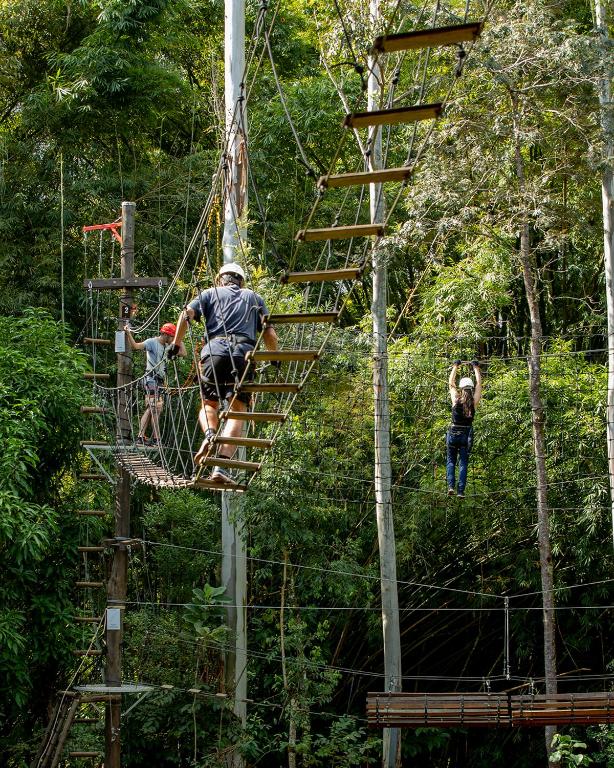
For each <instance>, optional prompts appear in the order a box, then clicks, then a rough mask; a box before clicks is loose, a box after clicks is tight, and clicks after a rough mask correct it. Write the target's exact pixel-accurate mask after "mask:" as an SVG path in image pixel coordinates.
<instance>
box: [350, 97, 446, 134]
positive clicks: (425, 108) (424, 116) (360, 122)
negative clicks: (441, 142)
mask: <svg viewBox="0 0 614 768" xmlns="http://www.w3.org/2000/svg"><path fill="white" fill-rule="evenodd" d="M442 109H443V104H441V102H438V103H437V104H418V105H417V106H415V107H393V108H392V109H374V110H372V111H370V112H352V113H351V114H349V115H346V116H345V120H344V121H343V127H344V128H367V127H369V126H371V125H396V124H398V123H417V122H418V121H419V120H435V119H436V118H438V117H439V115H440V114H441V111H442Z"/></svg>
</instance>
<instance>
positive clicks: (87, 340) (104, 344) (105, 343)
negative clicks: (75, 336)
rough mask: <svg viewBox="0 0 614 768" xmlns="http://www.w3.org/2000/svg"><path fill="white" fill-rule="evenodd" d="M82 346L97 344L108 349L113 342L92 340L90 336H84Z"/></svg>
mask: <svg viewBox="0 0 614 768" xmlns="http://www.w3.org/2000/svg"><path fill="white" fill-rule="evenodd" d="M83 343H84V344H99V345H100V346H102V347H110V346H111V345H112V344H113V342H112V341H111V339H93V338H92V337H91V336H86V337H85V338H84V339H83Z"/></svg>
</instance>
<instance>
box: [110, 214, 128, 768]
mask: <svg viewBox="0 0 614 768" xmlns="http://www.w3.org/2000/svg"><path fill="white" fill-rule="evenodd" d="M135 208H136V205H135V203H126V202H124V203H122V246H121V277H122V278H123V279H124V280H128V281H129V280H131V279H132V278H134V211H135ZM132 302H133V289H132V288H131V287H129V286H125V287H124V288H123V291H122V294H121V298H120V304H119V318H118V326H117V329H118V331H122V332H123V330H124V323H125V322H126V320H127V318H128V317H129V310H130V307H131V306H132ZM131 382H132V352H131V350H130V349H129V348H126V350H125V351H124V352H118V354H117V386H118V387H125V386H126V385H129V384H130V383H131ZM130 439H131V430H130V413H129V410H128V406H127V403H126V391H125V390H124V389H120V390H119V402H118V420H117V441H118V442H121V441H129V440H130ZM129 536H130V475H129V473H128V472H127V471H126V470H125V469H124V468H123V467H121V466H120V467H118V477H117V486H116V489H115V537H116V538H117V537H123V538H128V537H129ZM127 584H128V550H127V548H126V547H121V546H115V547H114V549H113V565H112V567H111V577H110V578H109V583H108V585H107V601H108V603H109V606H110V607H111V609H119V617H120V628H119V629H111V628H110V626H109V621H108V620H107V622H106V645H107V664H106V670H105V683H106V684H107V685H110V686H119V685H121V682H122V673H121V663H122V655H121V646H122V636H123V608H124V605H123V603H124V602H125V600H126V591H127ZM108 616H109V611H108V610H107V619H108ZM120 716H121V696H117V697H116V698H113V699H111V701H109V702H108V703H107V705H106V712H105V762H104V764H105V768H120V766H121V730H120Z"/></svg>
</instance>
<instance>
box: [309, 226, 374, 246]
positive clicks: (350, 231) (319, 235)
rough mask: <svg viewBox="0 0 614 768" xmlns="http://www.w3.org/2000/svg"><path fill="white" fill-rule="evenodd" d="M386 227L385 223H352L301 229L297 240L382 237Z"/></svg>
mask: <svg viewBox="0 0 614 768" xmlns="http://www.w3.org/2000/svg"><path fill="white" fill-rule="evenodd" d="M384 231H385V228H384V225H383V224H350V225H349V226H344V227H324V228H323V229H300V230H299V231H298V232H297V233H296V236H295V238H294V239H295V240H304V241H305V242H311V241H313V240H342V239H346V238H349V237H371V235H375V236H376V237H381V236H382V235H383V234H384Z"/></svg>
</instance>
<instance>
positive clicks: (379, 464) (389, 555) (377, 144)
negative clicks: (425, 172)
mask: <svg viewBox="0 0 614 768" xmlns="http://www.w3.org/2000/svg"><path fill="white" fill-rule="evenodd" d="M370 15H371V23H372V26H373V28H374V29H375V28H376V27H377V23H378V19H379V0H370ZM381 93H382V72H381V68H380V65H379V62H378V59H377V57H373V58H371V59H370V60H369V80H368V108H369V110H375V109H379V108H380V101H381ZM368 148H369V170H377V169H379V168H381V166H382V134H381V128H380V127H378V126H374V127H373V128H371V131H370V134H369V143H368ZM369 192H370V210H371V222H372V223H379V222H382V221H383V220H384V215H385V211H384V199H383V194H382V185H381V184H371V185H370V187H369ZM387 278H388V276H387V268H386V261H385V254H383V253H382V251H381V250H380V249H378V248H377V246H376V247H375V248H374V250H373V301H372V305H371V312H372V315H373V404H374V425H375V436H374V439H375V477H374V487H375V509H376V516H377V536H378V543H379V560H380V579H381V593H382V631H383V641H384V675H385V686H386V690H387V691H400V690H401V688H402V679H401V634H400V626H399V598H398V593H397V556H396V543H395V536H394V518H393V510H392V491H391V477H392V470H391V465H390V401H389V396H388V329H387V324H386V303H387V290H386V287H387V281H388V280H387ZM400 746H401V731H400V729H399V728H385V729H384V731H383V748H382V766H383V768H395V766H396V765H399V764H400Z"/></svg>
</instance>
